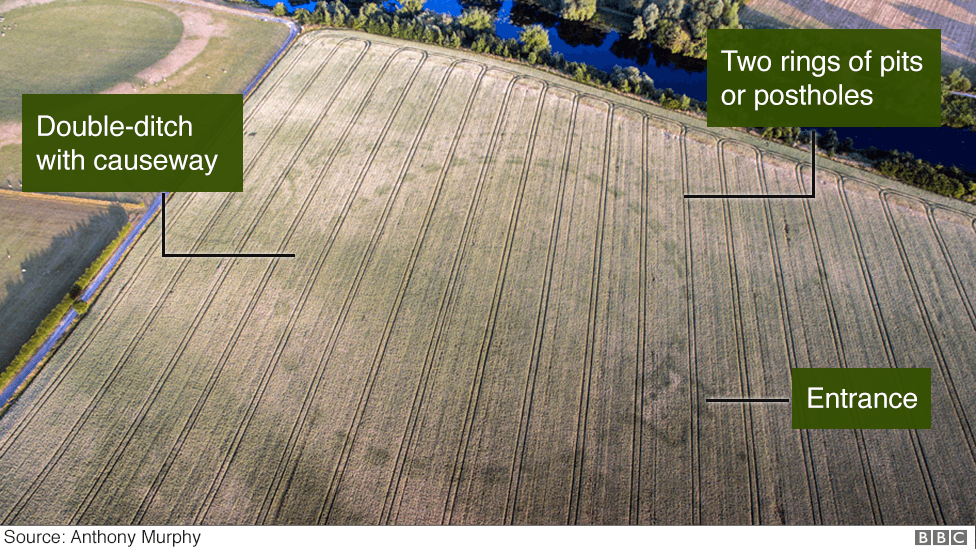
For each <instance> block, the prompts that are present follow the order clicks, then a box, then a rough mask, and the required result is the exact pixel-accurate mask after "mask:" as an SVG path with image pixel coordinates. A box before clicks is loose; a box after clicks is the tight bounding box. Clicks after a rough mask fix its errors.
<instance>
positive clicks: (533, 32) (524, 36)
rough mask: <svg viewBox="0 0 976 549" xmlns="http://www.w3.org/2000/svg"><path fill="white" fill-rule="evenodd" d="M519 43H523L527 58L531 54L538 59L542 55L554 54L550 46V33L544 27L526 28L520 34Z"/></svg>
mask: <svg viewBox="0 0 976 549" xmlns="http://www.w3.org/2000/svg"><path fill="white" fill-rule="evenodd" d="M519 41H520V42H522V53H524V54H525V55H526V57H528V56H529V55H530V54H535V55H536V57H538V56H539V55H541V54H548V53H550V52H552V46H551V45H550V44H549V32H548V31H546V29H544V28H542V25H532V26H530V27H526V28H525V29H524V30H523V31H522V32H520V33H519Z"/></svg>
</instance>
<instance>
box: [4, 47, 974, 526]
mask: <svg viewBox="0 0 976 549" xmlns="http://www.w3.org/2000/svg"><path fill="white" fill-rule="evenodd" d="M244 139H245V142H244V143H245V144H244V150H245V192H244V193H243V194H180V195H176V196H173V197H172V199H171V201H170V202H169V204H168V206H167V235H166V236H167V243H166V244H167V250H168V251H170V252H215V253H217V252H242V253H267V252H283V253H294V254H295V256H296V257H295V258H293V259H264V258H237V259H229V258H224V259H218V258H175V257H170V258H161V257H160V227H159V224H158V223H156V224H154V225H153V226H152V227H150V228H149V229H148V231H147V233H146V234H145V235H144V236H143V237H142V239H141V240H140V241H139V243H138V244H137V245H136V247H135V249H134V250H133V251H132V252H131V253H130V255H129V256H128V259H127V260H126V261H125V262H124V264H123V265H122V266H121V268H120V270H119V272H118V273H117V274H116V276H115V277H114V278H113V280H112V282H111V283H110V284H109V285H108V286H107V287H106V289H105V290H104V293H103V294H102V298H101V299H100V300H99V301H98V303H96V304H95V305H94V306H93V307H92V309H91V311H90V312H89V316H88V317H86V319H85V320H84V321H83V322H81V323H80V325H79V326H78V328H77V329H76V330H75V332H74V333H73V334H72V336H71V337H69V338H68V339H67V341H66V342H65V344H64V345H63V346H62V348H61V350H60V351H59V352H58V353H57V354H56V355H55V356H54V357H53V359H52V361H51V363H50V364H49V365H48V367H47V368H46V369H45V370H44V371H43V372H42V373H41V375H40V376H39V378H38V379H37V380H36V381H35V382H34V384H33V385H32V386H31V387H30V388H29V389H28V390H27V391H26V392H25V393H24V395H23V396H22V397H21V399H20V400H19V401H18V402H17V403H16V404H15V405H14V406H13V407H12V408H11V409H10V410H9V411H8V412H7V414H6V415H4V416H3V417H2V418H0V459H2V461H3V463H4V468H3V469H2V470H0V479H2V480H0V521H2V522H3V523H5V524H21V523H32V524H36V523H44V524H67V523H100V524H105V523H109V524H111V523H122V524H127V523H144V524H188V523H215V524H225V523H234V524H237V523H243V524H249V523H303V524H304V523H335V524H360V523H367V524H374V523H399V524H404V523H406V524H413V523H435V524H439V523H463V524H470V523H478V524H482V523H487V524H500V523H516V524H522V523H531V524H540V523H541V524H562V523H596V524H618V523H653V524H687V523H704V524H714V523H730V524H750V523H789V524H809V523H823V524H844V523H853V524H874V523H889V524H928V523H943V522H944V523H968V522H970V521H971V519H972V517H973V516H976V496H974V494H973V492H972V490H971V489H968V488H966V487H967V486H968V485H969V483H970V481H971V479H972V478H974V476H976V442H974V438H973V432H972V427H971V423H970V421H971V420H970V418H972V417H973V416H974V414H976V409H974V407H976V379H974V377H976V372H974V371H973V369H972V367H971V365H972V357H973V356H974V354H976V337H973V331H974V330H976V314H974V308H973V301H972V296H976V282H974V280H973V279H972V277H970V276H968V275H967V273H972V272H974V271H976V245H974V244H976V226H974V220H976V209H974V208H972V207H969V206H967V205H964V204H960V203H957V202H952V201H949V200H948V199H942V198H940V197H937V196H934V195H928V194H925V193H923V192H920V191H917V190H913V189H909V188H907V187H905V186H902V185H900V184H897V183H892V182H886V181H884V180H881V179H879V178H877V177H875V176H872V175H870V174H866V173H862V172H857V171H854V170H853V169H851V168H847V167H843V166H840V165H838V164H835V163H832V162H829V161H826V160H824V161H823V162H822V163H820V164H818V168H819V169H818V171H817V174H818V189H817V199H816V200H797V199H786V200H758V199H757V200H724V199H717V200H685V199H683V194H684V193H703V192H704V193H712V192H716V193H717V192H721V193H738V192H749V193H760V192H763V193H797V194H799V193H801V192H803V191H804V190H808V189H809V188H810V185H811V181H810V173H809V170H808V165H807V164H806V158H805V156H804V155H803V154H802V153H800V152H798V151H795V150H791V149H786V148H785V147H779V146H775V145H770V146H768V147H764V148H757V145H761V144H762V142H760V141H758V140H755V139H752V138H750V137H749V136H746V135H744V134H738V133H734V132H731V131H728V132H726V131H716V130H709V129H707V128H705V127H704V124H703V123H701V122H698V121H693V120H691V119H685V118H681V117H679V116H678V115H675V114H673V113H670V112H668V111H661V110H658V109H655V108H652V107H649V106H647V105H645V104H641V103H637V102H632V101H630V100H628V99H625V98H622V97H620V96H613V95H609V94H604V93H602V92H599V91H596V90H594V89H593V88H588V87H584V86H578V85H576V84H573V83H571V82H569V81H568V80H564V79H560V78H558V77H555V76H552V75H548V74H546V73H542V72H538V71H534V70H531V69H524V68H519V67H517V66H515V65H510V64H504V63H501V62H496V61H492V60H488V59H486V58H480V57H477V56H474V55H469V54H467V53H464V52H459V51H454V50H445V49H438V48H433V47H430V48H428V47H423V46H418V45H416V44H408V43H404V42H399V41H395V40H392V39H387V38H377V37H374V36H367V35H362V34H356V33H351V32H331V31H324V32H319V33H314V34H309V35H305V36H303V37H302V38H301V39H299V41H298V43H296V45H295V46H294V47H293V48H292V49H291V50H290V52H289V53H288V55H287V56H286V57H285V58H284V59H283V60H282V62H281V63H279V65H278V66H277V68H276V69H275V71H274V72H273V73H272V74H271V75H270V76H269V78H268V79H267V80H266V81H265V82H264V84H262V86H261V87H260V88H259V89H258V91H257V92H256V94H255V95H254V96H252V97H251V99H250V100H249V101H248V102H247V104H246V105H245V138H244ZM807 367H850V368H863V367H892V368H894V367H926V368H931V369H932V380H933V386H932V390H933V418H932V425H933V428H932V429H931V430H918V431H845V430H837V431H829V430H828V431H799V430H792V429H791V426H790V412H789V408H788V406H785V405H767V406H755V407H751V408H745V407H743V406H742V405H738V404H708V403H706V402H705V399H706V398H707V397H713V396H726V397H739V396H754V397H760V396H762V397H782V396H788V395H789V393H790V368H807Z"/></svg>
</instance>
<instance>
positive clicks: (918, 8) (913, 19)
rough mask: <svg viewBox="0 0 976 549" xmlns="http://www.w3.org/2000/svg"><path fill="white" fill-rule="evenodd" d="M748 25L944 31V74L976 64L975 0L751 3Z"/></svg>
mask: <svg viewBox="0 0 976 549" xmlns="http://www.w3.org/2000/svg"><path fill="white" fill-rule="evenodd" d="M740 15H741V19H742V22H743V23H745V24H752V25H756V24H760V25H773V26H777V27H779V26H783V25H787V26H791V27H798V28H801V29H805V28H816V29H941V30H942V70H943V72H944V73H946V74H948V73H949V72H951V71H952V70H953V69H955V68H956V67H959V66H961V67H963V68H964V69H965V70H967V72H969V73H970V74H971V75H974V74H973V73H972V69H973V65H974V64H976V0H904V1H902V0H898V1H892V0H872V1H870V2H865V1H864V0H750V1H749V3H748V5H747V6H746V7H745V8H744V9H743V10H742V11H741V13H740Z"/></svg>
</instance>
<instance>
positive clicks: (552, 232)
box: [504, 93, 580, 524]
mask: <svg viewBox="0 0 976 549" xmlns="http://www.w3.org/2000/svg"><path fill="white" fill-rule="evenodd" d="M579 101H580V95H579V94H578V93H576V94H573V108H572V112H571V114H570V119H569V129H568V131H567V133H566V141H565V145H564V146H563V159H562V162H561V164H560V165H561V166H562V168H561V171H560V177H559V185H558V189H557V191H556V205H555V208H554V210H553V214H552V222H551V223H550V229H549V245H548V248H547V251H546V266H545V271H544V272H545V275H544V278H543V281H542V293H541V295H540V296H539V307H538V312H537V313H536V323H535V333H534V335H533V338H532V354H531V359H530V362H529V368H528V372H527V375H526V380H525V391H524V393H523V395H522V407H521V412H520V414H519V417H520V420H519V424H518V432H517V434H516V439H515V440H516V442H515V451H514V452H513V454H512V473H511V475H510V477H509V484H508V498H507V500H506V504H505V517H504V523H505V524H513V523H514V520H515V513H516V511H517V505H518V498H519V486H520V484H521V481H522V466H523V464H524V462H525V444H526V437H527V435H528V428H529V421H530V420H531V417H532V401H533V396H534V395H535V381H536V377H537V376H538V372H539V363H540V362H541V360H542V356H541V354H542V339H543V337H544V336H545V327H546V317H547V313H548V310H549V294H550V292H551V291H552V272H553V268H554V266H555V259H556V249H557V244H558V242H559V225H560V222H561V221H562V215H563V204H564V202H565V198H566V180H567V179H568V177H569V168H570V158H571V156H572V148H573V137H574V136H575V130H576V116H577V114H578V112H579Z"/></svg>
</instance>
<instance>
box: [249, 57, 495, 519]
mask: <svg viewBox="0 0 976 549" xmlns="http://www.w3.org/2000/svg"><path fill="white" fill-rule="evenodd" d="M462 62H463V61H462V60H454V61H453V62H452V63H451V65H450V66H449V67H448V69H447V71H445V75H444V76H443V78H442V80H441V82H440V83H439V85H438V87H437V88H436V89H435V91H434V95H433V98H432V100H431V103H430V105H429V106H428V109H427V111H426V113H425V115H424V118H423V121H422V123H421V125H420V126H419V128H418V130H417V132H416V134H415V136H414V139H413V142H412V144H411V146H410V148H409V150H408V154H407V157H406V158H405V160H404V162H403V164H402V166H401V169H400V173H399V175H398V176H397V178H396V181H395V184H394V189H393V191H392V192H391V193H390V196H389V197H388V201H387V202H386V205H385V207H384V210H383V213H382V215H381V217H380V219H379V220H378V221H377V225H376V228H375V230H374V232H373V236H372V238H371V240H370V242H369V245H368V247H367V250H366V251H365V252H364V257H363V259H362V260H361V261H360V265H359V270H358V271H357V274H356V276H355V279H354V282H353V285H352V287H351V288H350V290H349V291H348V292H347V295H346V299H345V300H344V302H343V305H342V308H341V310H340V313H339V316H338V317H337V319H336V321H335V323H334V325H333V327H332V329H331V330H330V332H329V334H330V335H329V340H328V342H327V343H326V345H325V348H326V351H325V353H324V354H323V355H322V356H321V357H320V359H319V363H318V365H317V367H316V370H315V374H314V376H313V379H312V381H311V383H310V384H309V387H308V390H307V391H306V393H305V395H304V397H303V399H302V408H301V411H300V413H299V415H298V417H297V418H296V421H295V423H294V424H293V426H292V429H291V432H290V434H289V439H288V442H287V444H286V448H285V450H284V452H283V454H282V456H281V458H280V459H279V463H278V466H277V468H276V471H275V476H274V479H273V482H272V483H271V485H270V486H269V488H268V491H267V492H266V494H265V497H264V502H263V504H262V508H261V512H260V515H259V522H265V521H266V520H267V516H268V514H269V513H270V512H271V510H272V508H274V513H275V517H274V518H275V519H278V518H279V515H280V513H281V512H282V509H283V506H284V496H285V494H286V493H287V491H288V488H289V486H290V484H291V482H292V478H293V477H294V475H295V473H296V470H297V468H298V465H299V463H298V462H299V460H300V458H301V450H300V447H299V444H301V445H304V442H305V438H306V428H307V426H308V423H307V419H308V415H309V412H310V410H311V407H312V405H313V404H314V402H315V400H316V395H317V392H318V388H319V386H320V385H321V381H322V376H323V375H324V373H325V371H326V369H327V366H328V365H329V362H330V360H331V356H332V353H333V351H334V350H335V347H336V341H337V340H338V338H339V336H340V334H341V332H342V329H343V326H344V324H345V320H346V318H347V317H348V316H349V311H350V309H351V308H352V305H353V302H354V300H355V297H356V295H357V293H358V290H359V287H360V285H361V283H362V280H363V278H364V277H365V274H366V271H367V268H368V266H369V265H370V261H371V258H372V256H373V253H374V251H375V249H376V247H377V246H378V242H379V239H380V237H381V235H382V234H383V232H384V227H385V224H386V223H387V221H388V219H389V216H390V212H391V211H392V208H393V205H394V203H395V202H396V198H397V196H398V195H399V192H400V189H401V188H402V184H403V182H404V180H405V177H406V175H407V172H408V170H409V167H410V165H411V163H412V161H413V158H414V156H415V154H416V152H417V150H418V147H419V145H420V143H421V141H422V139H423V137H424V135H425V134H426V132H427V126H428V124H429V122H430V119H431V117H432V114H433V112H434V110H435V108H436V106H437V104H438V101H439V99H440V96H441V94H442V92H443V89H444V87H445V85H446V83H447V82H448V80H449V78H450V76H451V75H452V74H453V71H454V68H455V67H456V66H457V65H459V64H461V63H462ZM481 76H483V71H482V74H480V75H479V77H478V81H479V82H480V79H481ZM412 82H413V80H412V79H411V84H412ZM408 91H409V90H405V91H404V94H403V95H402V96H401V97H400V99H399V101H398V103H397V106H396V110H397V111H399V108H400V105H401V104H402V102H403V99H404V98H405V97H406V94H407V92H408ZM394 119H395V116H391V117H390V118H389V119H388V121H387V124H386V125H385V127H384V129H383V132H382V134H381V138H380V139H379V140H378V141H377V142H376V144H375V146H374V148H373V149H372V150H371V152H370V154H369V157H368V159H367V162H366V165H365V167H364V169H363V170H362V171H361V172H360V175H359V177H358V178H357V180H356V183H355V188H356V189H357V192H358V189H359V188H360V187H361V185H362V183H363V181H364V180H365V178H366V175H367V173H368V172H369V168H370V166H371V165H372V163H373V160H374V159H375V157H376V155H377V152H378V151H379V149H380V147H381V145H382V144H383V142H384V140H385V136H386V133H387V131H388V130H389V128H390V126H391V125H392V123H393V120H394ZM345 135H348V132H347V133H344V136H345ZM352 204H353V201H352V200H350V201H349V202H348V203H347V205H346V208H345V209H344V211H343V213H342V217H343V219H344V218H345V216H346V215H347V214H348V212H349V209H350V208H351V207H352ZM337 234H338V230H336V231H335V232H334V233H333V236H332V237H331V240H330V247H331V242H332V241H334V238H335V236H336V235H337ZM323 259H324V256H323ZM286 473H287V474H286ZM286 476H287V479H288V480H287V481H285V480H284V479H285V477H286ZM334 478H335V477H334V475H333V479H334ZM282 482H285V487H284V488H283V489H282V488H281V484H282Z"/></svg>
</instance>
